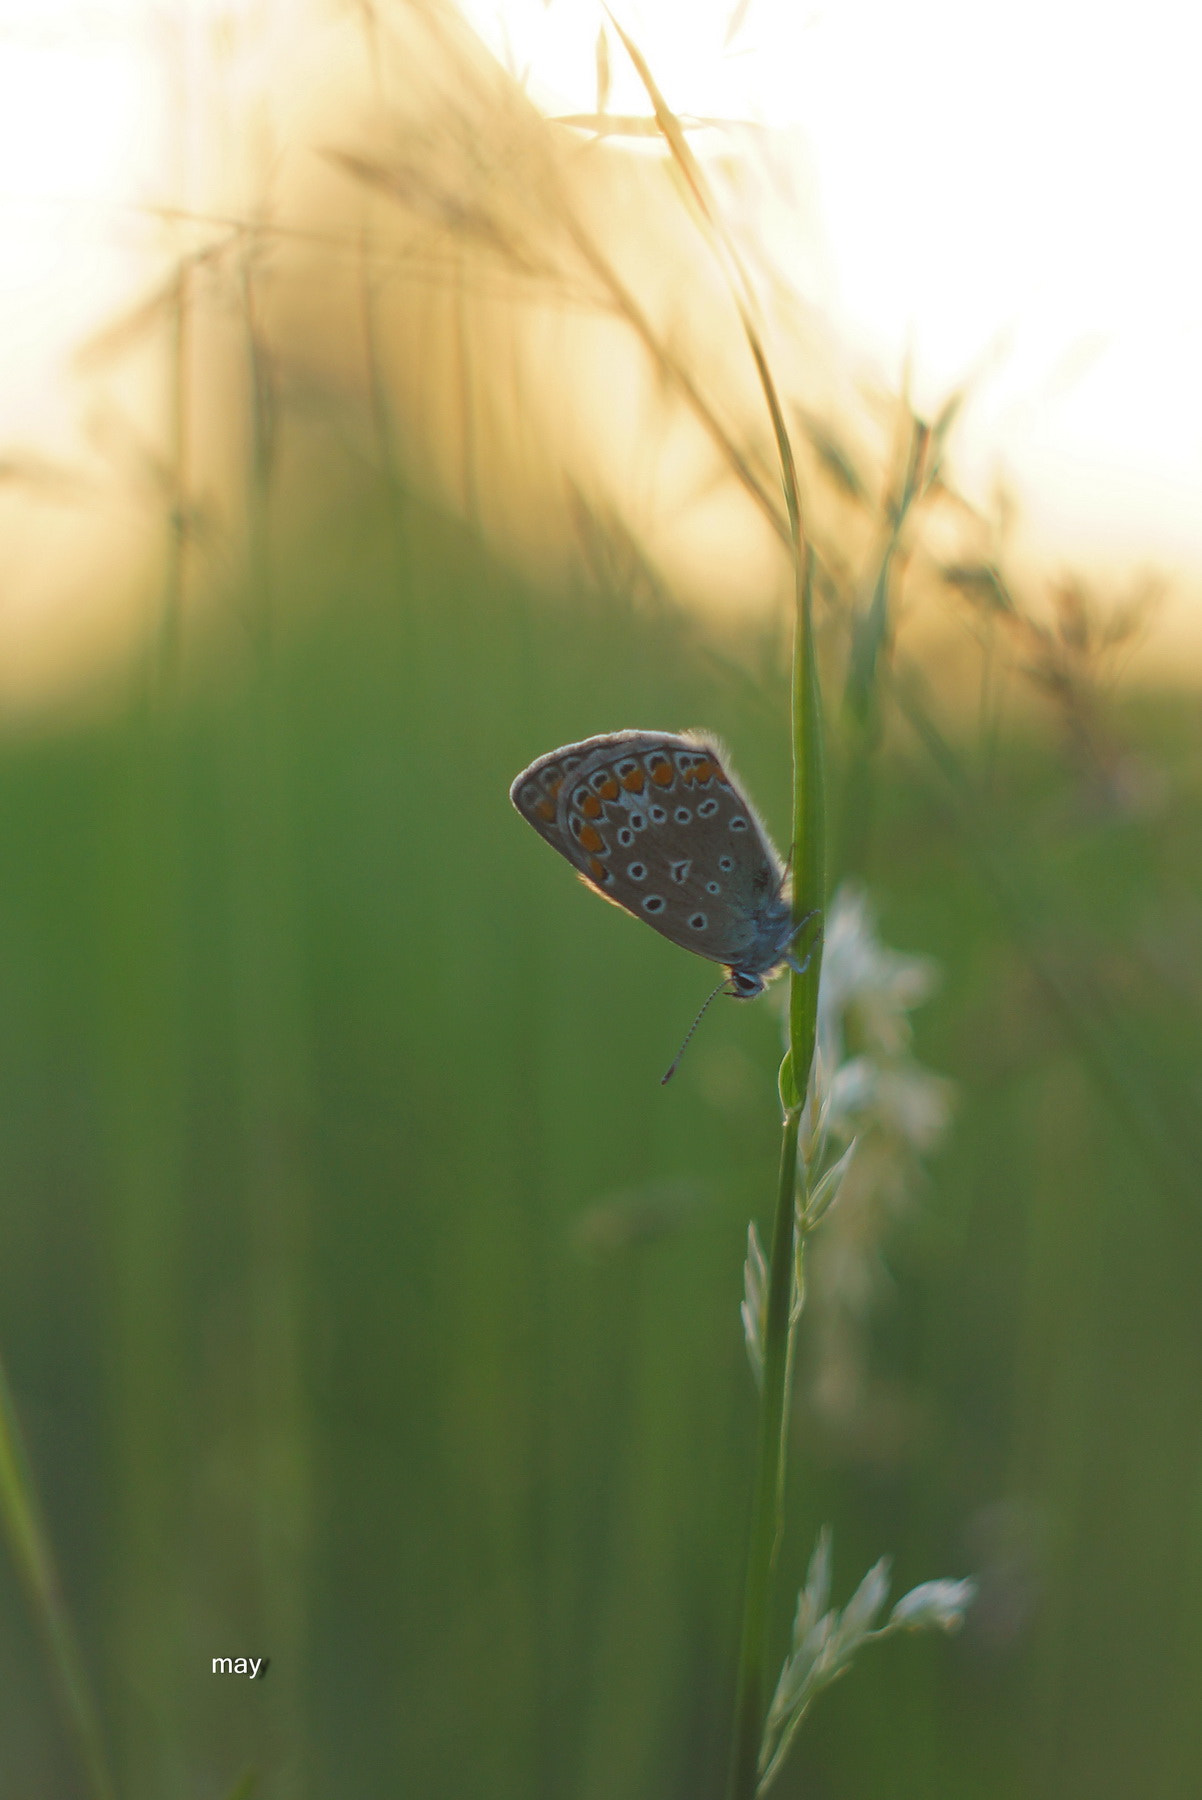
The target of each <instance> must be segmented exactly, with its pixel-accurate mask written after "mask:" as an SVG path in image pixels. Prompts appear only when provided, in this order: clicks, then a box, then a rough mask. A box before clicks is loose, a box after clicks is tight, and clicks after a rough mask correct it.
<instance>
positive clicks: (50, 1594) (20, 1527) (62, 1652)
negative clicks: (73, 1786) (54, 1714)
mask: <svg viewBox="0 0 1202 1800" xmlns="http://www.w3.org/2000/svg"><path fill="white" fill-rule="evenodd" d="M0 1521H2V1523H3V1529H4V1533H5V1535H6V1537H7V1538H8V1544H9V1550H10V1552H11V1554H12V1559H13V1562H14V1564H15V1565H16V1568H17V1572H18V1574H19V1576H20V1578H21V1582H22V1584H23V1586H24V1588H25V1591H26V1594H27V1595H28V1597H29V1604H30V1609H31V1611H32V1613H33V1615H34V1618H35V1620H36V1621H37V1625H38V1629H39V1631H40V1632H41V1636H42V1641H43V1644H44V1646H45V1650H46V1657H47V1661H48V1662H49V1664H50V1669H51V1672H52V1675H53V1678H54V1685H55V1687H56V1689H57V1691H58V1699H59V1705H60V1707H61V1709H62V1713H63V1717H64V1719H65V1721H66V1724H67V1729H68V1732H69V1733H70V1736H71V1738H72V1741H73V1743H74V1745H75V1750H76V1754H77V1756H78V1758H79V1763H80V1767H81V1768H82V1770H83V1772H84V1776H85V1778H86V1781H87V1791H88V1793H89V1794H90V1795H91V1796H92V1800H113V1796H114V1793H115V1789H114V1787H113V1781H112V1777H111V1775H110V1773H109V1767H108V1758H107V1756H106V1755H105V1750H104V1744H103V1742H102V1740H101V1736H100V1726H99V1722H98V1717H97V1712H96V1707H95V1704H94V1702H93V1699H92V1694H91V1689H90V1687H89V1685H88V1679H87V1676H86V1675H85V1673H84V1667H83V1661H82V1659H81V1657H80V1654H79V1649H78V1646H77V1645H76V1642H75V1632H74V1630H73V1628H72V1625H71V1618H70V1615H69V1613H68V1611H67V1607H66V1602H65V1601H64V1599H63V1592H62V1585H61V1583H60V1581H59V1576H58V1569H57V1566H56V1564H55V1560H54V1553H53V1551H52V1549H51V1547H50V1536H49V1533H48V1532H47V1530H46V1525H45V1521H44V1520H43V1518H42V1509H41V1507H40V1505H39V1503H38V1497H37V1490H36V1489H35V1487H34V1484H33V1478H32V1475H31V1473H30V1470H29V1463H28V1460H27V1458H26V1455H25V1449H24V1445H23V1443H22V1439H21V1430H20V1425H19V1423H18V1420H17V1413H16V1407H15V1406H14V1404H13V1397H12V1392H11V1389H10V1388H9V1385H8V1376H7V1373H6V1371H5V1368H4V1365H3V1363H2V1362H0Z"/></svg>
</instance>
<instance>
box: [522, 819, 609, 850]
mask: <svg viewBox="0 0 1202 1800" xmlns="http://www.w3.org/2000/svg"><path fill="white" fill-rule="evenodd" d="M527 841H529V840H527ZM604 841H605V840H604V839H603V838H602V836H601V833H600V832H599V831H598V830H597V828H596V826H595V825H586V826H585V828H584V830H583V831H582V832H581V833H580V842H581V844H582V845H583V846H584V848H585V849H586V850H600V849H602V847H603V845H604Z"/></svg>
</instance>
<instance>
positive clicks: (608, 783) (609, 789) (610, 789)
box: [597, 775, 620, 800]
mask: <svg viewBox="0 0 1202 1800" xmlns="http://www.w3.org/2000/svg"><path fill="white" fill-rule="evenodd" d="M619 791H620V790H619V788H618V784H617V782H616V781H615V780H614V778H613V776H612V775H610V776H609V777H608V779H607V780H605V781H604V782H602V784H601V786H600V787H599V788H598V789H597V792H598V793H599V794H600V796H601V798H602V799H603V800H616V799H617V797H618V793H619Z"/></svg>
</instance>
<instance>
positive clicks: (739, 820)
mask: <svg viewBox="0 0 1202 1800" xmlns="http://www.w3.org/2000/svg"><path fill="white" fill-rule="evenodd" d="M730 828H731V830H732V831H746V829H747V821H746V819H745V818H744V817H743V815H742V813H736V814H735V816H734V818H733V819H732V820H731V822H730Z"/></svg>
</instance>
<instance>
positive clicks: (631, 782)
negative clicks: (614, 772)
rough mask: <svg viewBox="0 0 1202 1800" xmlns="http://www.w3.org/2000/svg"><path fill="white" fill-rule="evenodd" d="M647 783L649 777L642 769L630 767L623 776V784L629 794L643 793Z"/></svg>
mask: <svg viewBox="0 0 1202 1800" xmlns="http://www.w3.org/2000/svg"><path fill="white" fill-rule="evenodd" d="M646 785H647V778H646V776H645V775H644V774H643V771H642V770H641V769H629V770H627V772H626V774H625V775H623V777H622V786H623V787H624V788H625V789H626V792H627V793H628V794H641V793H642V791H643V789H644V788H645V787H646Z"/></svg>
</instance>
